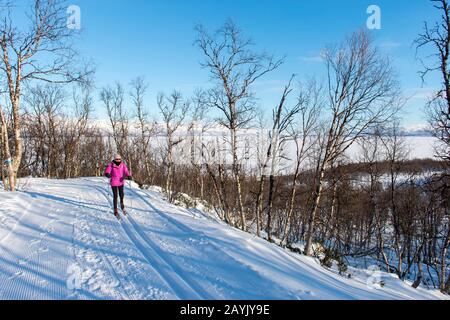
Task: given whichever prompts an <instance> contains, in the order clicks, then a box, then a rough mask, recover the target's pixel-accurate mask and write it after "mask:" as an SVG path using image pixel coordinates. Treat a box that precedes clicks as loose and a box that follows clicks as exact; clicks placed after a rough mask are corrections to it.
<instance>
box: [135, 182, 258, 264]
mask: <svg viewBox="0 0 450 320" xmlns="http://www.w3.org/2000/svg"><path fill="white" fill-rule="evenodd" d="M130 190H131V191H132V192H133V193H134V194H135V195H137V196H138V197H139V198H140V199H141V200H142V201H143V202H144V203H145V204H147V206H148V207H149V208H150V209H152V211H153V212H155V213H156V214H158V215H159V216H160V217H162V218H163V219H164V220H165V221H167V222H168V223H170V224H172V225H173V226H174V227H175V228H177V229H178V230H180V231H182V232H183V234H184V235H185V236H189V237H191V238H194V239H195V240H198V241H201V240H203V239H207V240H208V245H210V246H211V247H213V248H214V249H215V251H216V252H220V253H221V255H222V256H226V257H228V258H229V259H230V260H232V261H235V262H237V263H238V264H240V265H241V266H244V267H245V268H248V269H250V270H251V271H254V272H257V271H256V270H254V269H253V268H252V267H251V266H249V265H246V264H243V263H242V262H241V261H239V260H237V259H236V258H235V257H233V256H231V255H230V254H229V253H227V252H225V251H224V250H223V249H222V248H220V247H219V246H218V245H216V244H215V243H214V242H213V241H214V239H212V238H211V237H210V236H208V235H207V234H205V233H204V232H200V231H195V230H193V229H191V228H189V227H187V226H186V225H184V224H182V223H181V222H179V221H177V220H176V219H174V218H172V217H169V216H168V215H167V214H166V213H164V212H163V211H162V210H160V209H158V208H157V207H156V206H155V205H153V204H152V203H151V202H149V201H148V200H147V199H145V197H144V196H142V195H141V194H139V193H138V192H137V191H136V190H134V189H132V188H130ZM145 194H146V193H145ZM146 195H148V194H146ZM193 235H196V236H193ZM202 238H203V239H202Z"/></svg>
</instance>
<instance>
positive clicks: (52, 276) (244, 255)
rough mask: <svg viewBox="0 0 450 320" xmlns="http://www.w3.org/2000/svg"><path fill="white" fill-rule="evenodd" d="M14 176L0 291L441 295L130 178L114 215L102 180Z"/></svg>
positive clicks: (1, 238) (7, 295)
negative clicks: (214, 214)
mask: <svg viewBox="0 0 450 320" xmlns="http://www.w3.org/2000/svg"><path fill="white" fill-rule="evenodd" d="M20 182H21V191H20V192H17V193H14V194H11V193H6V192H3V191H0V299H194V300H198V299H199V300H202V299H446V298H447V297H446V296H444V295H442V294H440V293H439V292H437V291H427V290H425V289H418V290H415V289H412V288H411V287H410V286H409V285H408V284H407V283H403V282H401V281H399V280H398V279H394V278H392V277H391V276H388V275H386V274H383V273H379V272H377V271H376V270H372V271H370V270H361V271H360V272H353V274H354V277H352V279H347V278H344V277H342V276H340V275H338V274H337V273H336V272H333V271H332V270H327V269H324V268H323V267H321V266H320V265H319V263H318V262H317V261H316V260H315V259H312V258H307V257H304V256H300V255H297V254H294V253H291V252H289V251H286V250H284V249H282V248H280V247H278V246H276V245H274V244H270V243H267V242H266V241H264V240H262V239H258V238H256V237H255V236H253V235H251V234H247V233H244V232H241V231H239V230H236V229H234V228H231V227H229V226H227V225H225V224H223V223H221V222H218V221H216V220H215V219H213V218H211V217H209V216H208V215H207V214H204V213H202V212H201V211H198V210H188V209H182V208H180V207H176V206H173V205H170V204H168V203H167V202H165V201H164V199H163V198H162V196H161V195H160V194H159V193H156V192H154V191H144V190H140V189H138V188H137V187H136V186H132V187H131V188H129V187H128V188H127V190H126V192H127V196H128V198H127V203H128V206H129V211H130V215H129V217H128V218H124V219H123V220H122V222H120V223H119V222H118V221H117V220H116V218H115V217H114V216H113V215H112V214H111V209H110V208H111V200H110V194H109V188H108V186H107V182H106V181H105V179H101V178H100V179H97V178H85V179H74V180H45V179H23V180H21V181H20ZM379 282H383V284H384V285H383V286H382V287H381V286H379V285H377V283H379ZM374 284H375V285H374Z"/></svg>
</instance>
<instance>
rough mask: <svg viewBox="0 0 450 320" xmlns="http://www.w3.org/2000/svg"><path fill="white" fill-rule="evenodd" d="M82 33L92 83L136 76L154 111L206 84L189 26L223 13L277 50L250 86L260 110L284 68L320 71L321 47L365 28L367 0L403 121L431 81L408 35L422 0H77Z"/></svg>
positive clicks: (416, 114)
mask: <svg viewBox="0 0 450 320" xmlns="http://www.w3.org/2000/svg"><path fill="white" fill-rule="evenodd" d="M73 3H74V4H76V5H79V6H80V8H81V13H82V20H81V22H82V28H83V34H82V36H81V38H80V39H79V40H77V41H79V43H78V44H77V46H78V47H79V48H80V49H81V52H82V54H83V55H84V56H86V57H88V58H92V59H93V60H94V61H95V62H96V64H97V74H96V83H97V86H99V87H102V86H105V85H108V84H113V83H114V82H115V81H120V82H122V83H124V84H127V83H129V81H130V80H131V79H132V78H134V77H136V76H140V75H143V76H145V78H146V80H147V81H148V82H149V84H150V88H149V90H150V91H149V94H148V97H147V104H148V105H149V107H150V109H151V111H152V112H156V110H155V104H156V99H155V96H156V94H157V92H159V91H165V92H170V91H172V90H173V89H178V90H180V91H182V92H183V93H184V94H185V95H189V94H190V93H191V92H192V90H193V89H194V88H196V87H201V86H207V85H208V80H209V74H208V72H207V71H206V70H202V69H201V68H200V65H199V62H200V61H201V60H202V56H201V53H200V52H199V50H198V49H197V48H196V47H195V46H193V42H194V40H195V32H194V26H195V25H196V24H197V23H202V24H204V25H205V26H206V27H207V28H208V29H211V30H215V29H216V28H217V27H219V26H220V25H221V24H222V23H223V22H224V21H225V20H226V19H229V18H231V19H232V20H233V21H234V22H235V23H236V24H237V25H238V26H239V27H240V28H241V29H243V30H244V32H245V34H246V35H248V36H250V37H252V39H253V40H254V42H256V44H257V45H258V48H259V49H261V50H266V51H268V52H271V53H274V54H276V55H279V56H282V55H286V56H287V59H286V63H285V64H284V65H283V66H282V67H281V68H280V69H279V70H277V71H275V72H273V73H272V74H270V75H268V76H266V77H265V78H264V79H262V80H261V81H259V82H258V83H257V84H256V86H255V88H254V89H255V91H256V93H257V96H258V97H259V98H260V103H261V105H262V107H263V108H266V109H269V108H271V107H272V106H273V105H274V104H275V103H276V101H277V100H278V96H279V92H280V90H281V88H282V86H283V84H284V83H285V82H286V81H287V80H288V79H289V76H290V75H291V74H292V73H296V74H298V77H299V79H302V78H305V77H307V76H311V75H314V74H320V73H321V72H322V71H323V65H322V63H321V62H320V60H319V59H318V55H319V53H320V51H321V49H322V48H323V47H324V46H326V45H327V44H330V43H336V42H339V41H341V40H343V39H344V38H345V37H346V36H347V35H348V34H350V33H351V32H352V31H355V30H357V29H359V28H362V27H365V25H366V20H367V17H368V14H367V13H366V10H367V7H368V6H369V5H371V4H376V5H378V6H380V8H381V10H382V29H381V30H374V31H371V32H373V34H374V37H375V39H376V43H377V44H378V45H379V46H380V48H381V50H383V51H384V52H385V53H387V54H389V55H390V56H391V57H392V59H393V62H394V65H395V67H396V69H397V72H398V74H399V78H400V81H401V85H402V88H403V90H404V92H405V94H406V95H407V96H413V97H412V98H411V100H410V102H409V104H408V107H407V110H406V112H405V115H406V122H405V123H404V124H405V125H414V124H417V123H423V122H424V116H423V112H422V111H423V107H424V105H425V101H426V96H427V95H428V94H429V92H430V91H431V89H432V88H433V87H436V86H437V85H438V84H439V81H438V78H437V77H431V78H429V79H428V81H427V83H426V84H425V86H423V87H422V82H421V79H420V77H419V75H418V71H419V70H420V69H421V65H420V63H419V62H418V61H417V60H416V57H415V48H414V46H413V41H414V39H415V38H416V37H417V35H418V33H419V32H420V31H421V28H422V26H423V21H424V20H433V19H436V17H437V16H438V12H437V11H436V10H435V9H434V8H433V6H432V3H431V2H430V1H427V0H420V1H406V0H395V1H392V0H375V1H366V0H340V1H337V0H324V1H305V0H227V1H219V0H132V1H118V0H114V1H108V0H78V1H75V0H74V1H73Z"/></svg>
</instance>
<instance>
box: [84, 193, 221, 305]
mask: <svg viewBox="0 0 450 320" xmlns="http://www.w3.org/2000/svg"><path fill="white" fill-rule="evenodd" d="M92 188H94V189H96V190H97V191H98V192H99V193H101V194H102V195H103V196H104V197H105V199H106V200H107V201H108V203H109V204H110V205H112V201H111V199H110V198H109V196H108V195H106V194H105V192H104V191H103V190H102V189H101V188H99V187H96V186H93V187H92ZM121 225H122V227H123V230H124V231H125V233H126V234H127V236H128V238H129V239H130V241H131V242H133V244H134V245H135V246H136V248H137V249H138V250H139V251H140V253H141V254H142V256H143V257H144V258H145V260H147V262H148V263H149V265H150V266H151V267H152V268H153V269H154V270H155V271H156V272H158V273H159V274H160V275H161V277H162V279H163V280H164V281H165V282H166V283H167V284H168V285H169V286H170V287H171V288H172V290H173V291H174V293H175V294H176V295H177V296H178V297H179V298H180V299H182V300H189V299H191V300H192V299H194V300H207V299H212V297H210V296H209V295H207V294H206V293H204V292H202V289H201V288H200V287H199V286H198V285H197V284H196V283H195V282H194V281H193V280H192V279H190V278H189V276H187V275H186V274H184V276H185V277H181V276H180V274H179V273H178V272H177V271H180V270H181V269H180V268H178V267H177V266H176V265H175V264H173V261H171V260H170V259H169V258H168V257H167V256H164V255H163V254H162V252H161V250H159V249H158V246H157V245H156V244H154V243H153V242H152V241H150V239H149V238H148V237H146V236H145V235H144V234H143V233H142V232H140V231H138V230H137V229H136V228H135V226H134V225H132V224H131V223H127V222H126V219H122V221H121ZM143 236H145V238H144V237H143Z"/></svg>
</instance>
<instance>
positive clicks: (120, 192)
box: [112, 186, 124, 210]
mask: <svg viewBox="0 0 450 320" xmlns="http://www.w3.org/2000/svg"><path fill="white" fill-rule="evenodd" d="M112 191H113V194H114V210H117V197H118V196H119V197H120V204H121V206H122V207H123V198H124V192H123V186H121V187H112Z"/></svg>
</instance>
